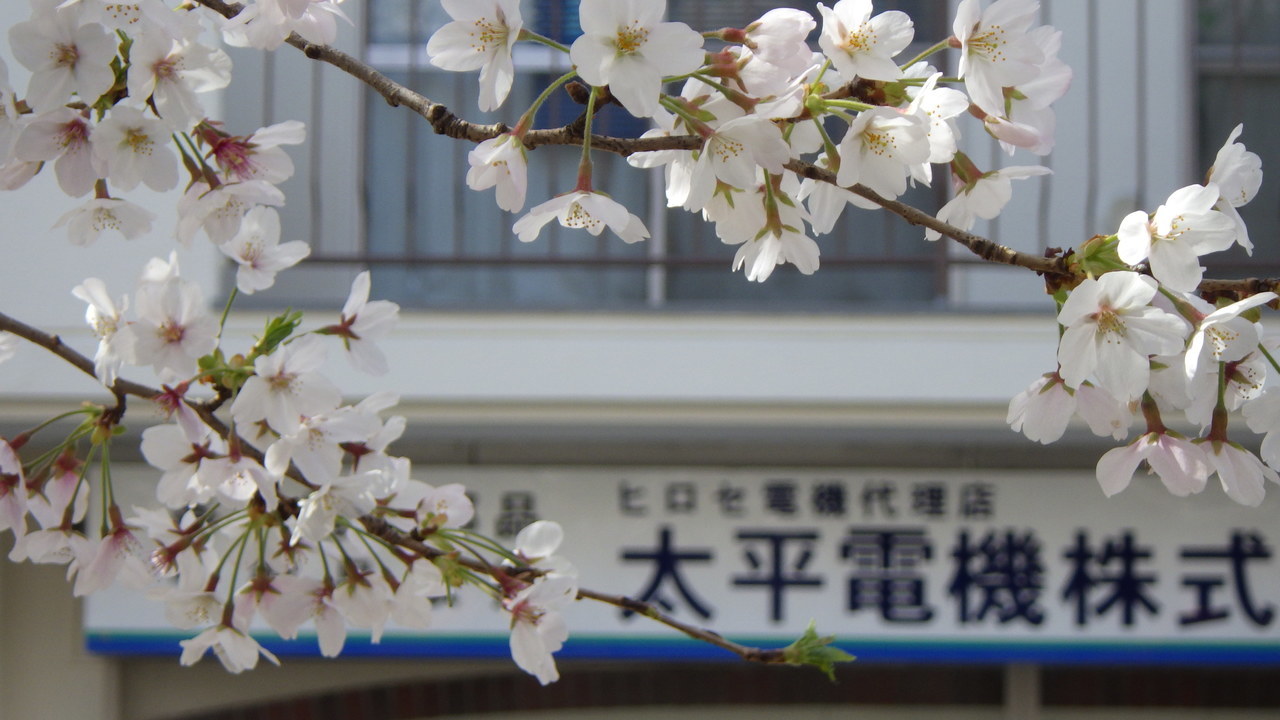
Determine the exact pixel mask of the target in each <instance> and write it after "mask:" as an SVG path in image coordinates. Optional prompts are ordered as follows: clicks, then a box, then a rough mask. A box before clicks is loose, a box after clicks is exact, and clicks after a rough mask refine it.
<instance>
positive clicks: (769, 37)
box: [745, 7, 817, 75]
mask: <svg viewBox="0 0 1280 720" xmlns="http://www.w3.org/2000/svg"><path fill="white" fill-rule="evenodd" d="M815 27H817V22H815V21H814V19H813V15H810V14H809V13H807V12H805V11H804V10H798V9H796V8H788V7H780V8H774V9H772V10H770V11H768V12H766V13H765V14H764V15H761V16H760V19H759V20H756V21H755V22H753V23H751V24H750V25H748V26H747V27H746V28H745V30H746V45H747V46H748V47H750V48H751V51H752V53H754V55H755V57H757V58H759V59H761V60H763V61H765V62H766V63H769V64H770V65H773V66H774V67H776V68H778V69H779V70H781V71H782V72H783V73H786V74H789V75H797V74H800V73H802V72H804V70H805V69H806V68H807V67H808V66H809V64H810V63H811V62H812V58H813V51H812V50H810V49H809V43H808V42H807V39H808V37H809V33H810V32H812V31H813V29H814V28H815Z"/></svg>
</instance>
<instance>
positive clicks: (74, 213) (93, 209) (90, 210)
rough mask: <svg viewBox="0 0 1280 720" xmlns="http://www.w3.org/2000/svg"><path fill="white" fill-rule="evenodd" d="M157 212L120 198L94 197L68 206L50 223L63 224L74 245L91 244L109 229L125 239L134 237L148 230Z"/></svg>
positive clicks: (149, 230)
mask: <svg viewBox="0 0 1280 720" xmlns="http://www.w3.org/2000/svg"><path fill="white" fill-rule="evenodd" d="M155 219H156V216H155V215H153V214H151V212H149V211H147V210H145V209H143V208H142V207H140V206H138V205H135V204H133V203H131V202H129V201H128V200H122V199H120V198H110V197H108V198H94V199H92V200H90V201H88V202H86V203H84V204H83V205H80V206H78V207H75V208H72V209H71V210H68V211H67V212H66V213H65V214H64V215H63V216H62V217H60V218H58V221H57V222H55V223H54V224H53V226H54V227H55V228H58V227H64V226H65V227H66V228H67V239H68V240H70V241H71V243H72V244H73V245H81V246H84V245H91V244H93V243H94V242H96V241H97V240H98V238H100V237H102V234H103V233H105V232H108V231H112V232H116V233H119V234H120V236H121V237H123V238H124V239H125V240H137V239H138V238H140V237H142V236H144V235H146V234H147V233H149V232H151V223H152V221H153V220H155Z"/></svg>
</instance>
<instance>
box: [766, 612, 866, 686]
mask: <svg viewBox="0 0 1280 720" xmlns="http://www.w3.org/2000/svg"><path fill="white" fill-rule="evenodd" d="M835 639H836V637H835V636H834V635H822V636H819V635H818V633H817V631H816V630H814V624H813V622H812V621H811V622H810V623H809V627H808V628H807V629H805V631H804V635H801V636H800V639H799V640H796V641H795V642H793V643H791V644H790V645H788V646H787V647H785V648H783V650H782V656H783V657H784V658H785V659H786V662H787V664H788V665H812V666H813V667H816V668H818V669H819V670H821V671H822V672H823V673H825V674H826V676H827V677H828V678H829V679H830V680H831V682H835V681H836V663H845V662H853V661H854V660H855V659H856V658H854V657H853V656H852V655H850V654H849V653H847V652H845V651H843V650H841V649H840V648H838V647H832V645H831V643H832V642H834V641H835Z"/></svg>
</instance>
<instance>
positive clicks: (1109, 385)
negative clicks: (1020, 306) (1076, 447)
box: [1058, 271, 1187, 401]
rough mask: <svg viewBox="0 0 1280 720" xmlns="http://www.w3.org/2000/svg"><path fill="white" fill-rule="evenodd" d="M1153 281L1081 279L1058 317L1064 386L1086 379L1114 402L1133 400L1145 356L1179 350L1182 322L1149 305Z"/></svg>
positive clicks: (1142, 384)
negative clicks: (1061, 330)
mask: <svg viewBox="0 0 1280 720" xmlns="http://www.w3.org/2000/svg"><path fill="white" fill-rule="evenodd" d="M1155 294H1156V283H1155V281H1154V280H1152V279H1151V278H1149V277H1146V276H1144V275H1139V274H1137V273H1134V272H1125V271H1121V272H1110V273H1107V274H1105V275H1103V276H1102V277H1100V278H1098V279H1096V280H1095V279H1092V278H1089V279H1086V280H1085V281H1084V282H1082V283H1081V284H1080V286H1079V287H1077V288H1076V289H1075V290H1074V291H1073V292H1072V293H1071V296H1070V297H1068V298H1067V301H1066V302H1065V303H1064V304H1063V306H1062V311H1061V312H1060V313H1058V322H1059V323H1060V324H1061V325H1063V326H1064V327H1066V330H1065V332H1064V333H1063V335H1062V339H1061V341H1060V342H1059V345H1058V362H1059V364H1060V365H1061V370H1060V373H1061V375H1062V379H1063V381H1065V382H1066V384H1067V386H1068V387H1079V386H1080V384H1081V383H1083V382H1084V381H1085V379H1086V378H1088V377H1089V376H1091V375H1095V374H1096V377H1097V384H1098V385H1099V386H1100V387H1102V388H1103V389H1104V390H1106V391H1108V392H1109V393H1111V395H1113V396H1114V397H1115V398H1116V399H1118V400H1121V401H1127V400H1130V399H1134V398H1137V397H1138V396H1140V395H1141V394H1142V392H1143V391H1144V390H1145V389H1146V387H1147V383H1148V380H1149V377H1150V372H1151V366H1150V362H1149V361H1148V359H1147V356H1149V355H1168V354H1174V353H1177V352H1180V351H1181V350H1182V347H1183V344H1184V341H1185V338H1186V335H1187V323H1186V321H1184V320H1183V319H1182V318H1180V317H1178V316H1176V315H1171V314H1169V313H1167V312H1164V311H1163V310H1159V309H1157V308H1154V307H1152V306H1151V305H1149V304H1148V303H1150V302H1151V299H1152V298H1153V297H1154V296H1155Z"/></svg>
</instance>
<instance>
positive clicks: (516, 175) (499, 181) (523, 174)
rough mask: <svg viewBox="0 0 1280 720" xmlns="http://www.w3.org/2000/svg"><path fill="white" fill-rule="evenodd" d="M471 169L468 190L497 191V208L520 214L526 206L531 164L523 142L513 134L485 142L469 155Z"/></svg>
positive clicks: (468, 177) (468, 160) (506, 134)
mask: <svg viewBox="0 0 1280 720" xmlns="http://www.w3.org/2000/svg"><path fill="white" fill-rule="evenodd" d="M467 162H469V163H470V164H471V169H470V170H468V171H467V187H469V188H471V189H472V190H485V189H487V188H496V189H497V201H498V207H500V208H502V209H503V210H506V211H507V212H519V211H520V209H521V208H523V207H524V197H525V191H526V190H527V189H528V187H529V177H528V175H529V171H528V163H527V160H526V158H525V149H524V143H523V142H521V140H520V138H519V137H517V136H515V135H512V134H510V133H504V134H502V135H499V136H498V137H496V138H491V139H489V140H485V141H484V142H482V143H480V144H479V145H477V146H476V147H475V148H474V149H473V150H472V151H471V152H469V153H467Z"/></svg>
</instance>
